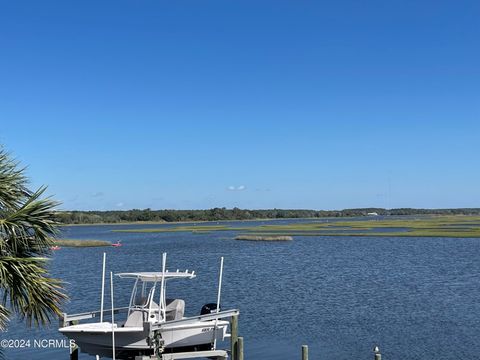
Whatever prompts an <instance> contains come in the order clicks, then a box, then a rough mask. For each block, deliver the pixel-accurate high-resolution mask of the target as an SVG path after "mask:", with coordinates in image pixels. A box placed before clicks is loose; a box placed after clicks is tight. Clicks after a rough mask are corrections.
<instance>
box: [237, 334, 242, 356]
mask: <svg viewBox="0 0 480 360" xmlns="http://www.w3.org/2000/svg"><path fill="white" fill-rule="evenodd" d="M237 347H238V354H237V360H243V337H241V336H240V337H239V338H238V342H237Z"/></svg>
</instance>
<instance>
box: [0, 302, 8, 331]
mask: <svg viewBox="0 0 480 360" xmlns="http://www.w3.org/2000/svg"><path fill="white" fill-rule="evenodd" d="M9 317H10V311H8V309H7V308H6V307H5V306H3V305H0V331H5V329H6V328H7V323H8V321H9Z"/></svg>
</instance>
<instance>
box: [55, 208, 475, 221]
mask: <svg viewBox="0 0 480 360" xmlns="http://www.w3.org/2000/svg"><path fill="white" fill-rule="evenodd" d="M369 213H377V214H378V215H382V216H386V215H480V208H461V209H411V208H401V209H382V208H361V209H344V210H301V209H300V210H299V209H292V210H288V209H266V210H248V209H239V208H233V209H227V208H224V207H223V208H213V209H207V210H167V209H166V210H151V209H132V210H125V211H118V210H111V211H58V212H57V213H56V217H57V220H58V221H59V222H61V223H63V224H101V223H125V222H137V221H152V222H177V221H220V220H254V219H287V218H322V217H352V216H366V215H368V214H369Z"/></svg>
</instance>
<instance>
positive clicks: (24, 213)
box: [0, 147, 66, 331]
mask: <svg viewBox="0 0 480 360" xmlns="http://www.w3.org/2000/svg"><path fill="white" fill-rule="evenodd" d="M24 170H25V169H24V168H20V167H19V164H18V162H17V161H15V160H13V159H12V158H11V157H10V155H9V154H8V153H7V152H6V151H5V150H4V149H3V148H2V147H0V331H3V330H5V329H6V326H7V322H8V320H9V318H10V316H12V315H13V314H16V315H18V316H19V317H20V318H21V319H24V320H26V322H27V324H28V325H29V326H31V325H32V324H34V325H35V326H38V325H44V324H46V323H48V322H49V321H50V318H51V317H52V316H54V315H58V314H60V313H61V310H60V304H61V303H62V302H63V301H64V300H65V299H66V295H65V294H64V293H63V291H62V284H61V282H60V281H59V280H57V279H53V278H51V277H49V275H48V271H47V262H48V258H47V256H48V254H49V252H50V247H51V246H52V245H53V240H52V237H54V236H55V234H56V233H57V226H58V223H57V221H56V220H55V210H54V208H55V207H56V206H57V205H58V203H57V202H55V201H53V200H51V199H50V198H42V195H43V193H44V192H45V187H41V188H40V189H38V190H37V191H33V192H32V191H30V190H29V189H28V188H27V184H28V180H27V178H26V177H25V171H24Z"/></svg>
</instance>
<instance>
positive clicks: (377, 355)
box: [373, 346, 382, 360]
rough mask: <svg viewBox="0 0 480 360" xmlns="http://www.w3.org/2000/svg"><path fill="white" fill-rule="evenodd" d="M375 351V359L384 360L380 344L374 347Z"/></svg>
mask: <svg viewBox="0 0 480 360" xmlns="http://www.w3.org/2000/svg"><path fill="white" fill-rule="evenodd" d="M373 353H374V354H375V360H382V354H381V353H380V349H379V347H378V346H375V347H374V348H373Z"/></svg>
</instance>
